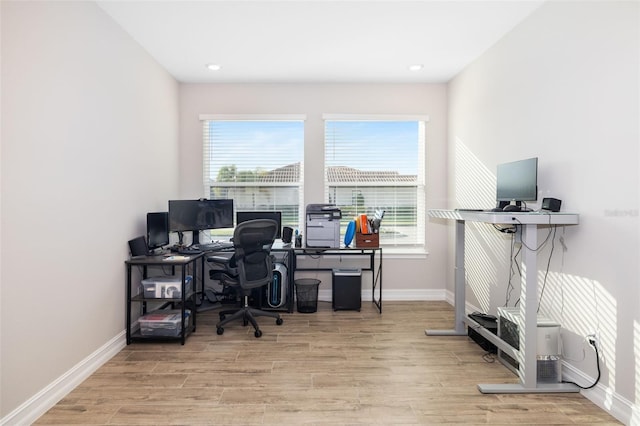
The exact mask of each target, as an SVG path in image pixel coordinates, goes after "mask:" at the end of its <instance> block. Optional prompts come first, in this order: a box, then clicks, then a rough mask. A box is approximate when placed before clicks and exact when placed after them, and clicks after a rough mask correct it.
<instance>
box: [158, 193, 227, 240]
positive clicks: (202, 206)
mask: <svg viewBox="0 0 640 426" xmlns="http://www.w3.org/2000/svg"><path fill="white" fill-rule="evenodd" d="M222 228H233V200H232V199H218V200H207V199H200V200H169V230H170V231H172V232H178V233H179V235H182V233H183V232H185V231H192V232H193V240H192V243H193V244H200V231H204V230H207V229H222Z"/></svg>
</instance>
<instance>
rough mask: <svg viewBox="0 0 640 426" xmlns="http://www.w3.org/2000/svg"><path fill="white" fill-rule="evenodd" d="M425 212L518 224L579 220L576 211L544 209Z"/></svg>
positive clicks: (433, 215) (430, 215) (440, 217)
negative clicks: (529, 210) (526, 210)
mask: <svg viewBox="0 0 640 426" xmlns="http://www.w3.org/2000/svg"><path fill="white" fill-rule="evenodd" d="M427 214H428V215H429V217H432V218H437V219H450V220H464V221H469V222H484V223H501V224H507V223H509V224H518V225H520V224H521V225H577V224H578V222H579V215H578V214H576V213H566V212H550V211H545V210H539V211H531V212H492V211H486V212H485V211H481V212H478V211H464V210H429V211H428V212H427Z"/></svg>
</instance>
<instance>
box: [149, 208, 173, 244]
mask: <svg viewBox="0 0 640 426" xmlns="http://www.w3.org/2000/svg"><path fill="white" fill-rule="evenodd" d="M166 245H169V213H168V212H152V213H147V246H148V247H149V250H152V251H153V250H155V249H159V248H162V247H164V246H166Z"/></svg>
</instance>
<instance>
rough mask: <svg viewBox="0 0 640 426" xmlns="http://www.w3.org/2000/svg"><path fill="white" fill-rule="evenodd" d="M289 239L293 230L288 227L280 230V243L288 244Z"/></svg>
mask: <svg viewBox="0 0 640 426" xmlns="http://www.w3.org/2000/svg"><path fill="white" fill-rule="evenodd" d="M291 237H293V228H290V227H288V226H285V227H284V228H282V242H283V243H285V244H290V243H291Z"/></svg>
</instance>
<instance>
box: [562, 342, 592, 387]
mask: <svg viewBox="0 0 640 426" xmlns="http://www.w3.org/2000/svg"><path fill="white" fill-rule="evenodd" d="M587 340H588V342H589V344H590V345H591V346H593V349H594V350H595V351H596V367H597V368H598V377H596V381H595V382H593V384H591V385H589V386H580V385H579V384H577V383H576V382H571V381H565V380H563V381H562V383H569V384H571V385H576V386H577V387H579V388H580V389H585V390H586V389H591V388H593V387H594V386H595V385H597V384H598V382H599V381H600V374H601V372H600V354H599V353H598V345H596V339H595V337H593V336H589V337H588V338H587Z"/></svg>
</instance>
